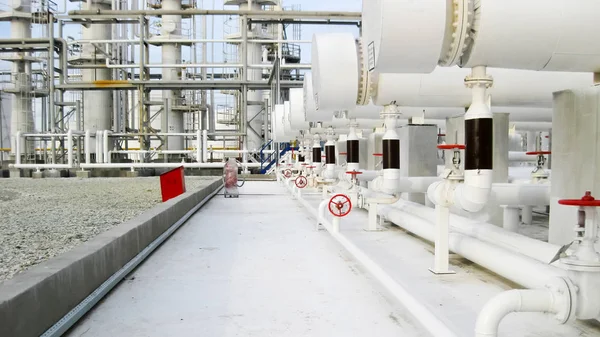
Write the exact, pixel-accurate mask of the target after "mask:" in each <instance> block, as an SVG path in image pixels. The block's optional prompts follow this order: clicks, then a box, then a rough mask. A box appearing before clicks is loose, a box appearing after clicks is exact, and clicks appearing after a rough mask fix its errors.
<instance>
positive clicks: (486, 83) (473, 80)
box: [465, 76, 494, 89]
mask: <svg viewBox="0 0 600 337" xmlns="http://www.w3.org/2000/svg"><path fill="white" fill-rule="evenodd" d="M493 85H494V78H493V77H492V76H487V77H471V76H467V77H465V86H466V87H467V88H469V89H472V88H473V87H475V86H482V87H485V88H486V89H489V88H491V87H492V86H493Z"/></svg>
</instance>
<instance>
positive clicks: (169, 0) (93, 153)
mask: <svg viewBox="0 0 600 337" xmlns="http://www.w3.org/2000/svg"><path fill="white" fill-rule="evenodd" d="M225 5H236V6H239V9H235V10H233V9H224V10H218V9H202V8H198V7H199V6H198V1H182V0H147V1H131V2H129V1H119V0H104V1H79V7H80V8H79V9H77V10H71V11H67V8H59V7H61V6H59V5H57V4H56V3H54V2H53V1H46V0H30V1H20V2H18V4H17V5H12V6H10V5H8V6H4V7H0V20H3V21H10V22H11V25H13V26H14V25H18V27H20V29H21V31H20V32H19V33H17V34H16V35H15V33H14V31H15V30H14V29H12V30H11V32H12V33H13V34H12V35H11V38H8V39H0V58H1V59H3V60H5V61H9V62H11V63H12V64H13V66H12V68H11V69H10V70H7V71H0V76H1V77H0V78H2V80H1V81H0V83H1V84H2V90H3V91H4V92H5V93H8V94H12V95H9V96H12V97H10V98H11V100H12V103H13V116H12V117H13V118H12V120H13V121H15V120H17V121H18V123H16V122H13V123H12V124H11V137H12V141H11V146H10V149H8V148H5V149H2V150H3V151H5V152H8V151H10V153H11V159H12V162H13V163H15V164H17V165H13V166H14V167H16V168H25V167H38V168H52V167H54V166H56V167H57V168H59V167H65V165H66V166H69V167H68V168H76V167H79V168H82V167H83V166H86V165H87V166H88V167H91V166H90V165H92V164H107V163H111V164H116V163H121V162H123V163H124V164H123V165H124V167H125V166H126V165H127V163H131V162H139V163H151V162H156V161H160V162H164V163H166V162H181V161H182V160H183V161H185V162H188V163H189V162H198V163H208V162H210V161H211V160H212V159H218V160H221V159H219V158H215V157H219V156H218V155H217V156H215V154H218V153H221V156H224V155H225V154H224V153H225V151H227V150H234V151H238V153H239V154H242V158H241V159H242V160H243V162H244V164H247V163H249V162H251V163H252V162H253V163H257V162H258V158H259V156H258V152H259V150H260V151H264V150H272V147H273V145H271V144H272V142H271V141H270V140H271V139H270V136H269V135H270V111H271V108H272V107H273V105H274V104H275V103H277V102H279V101H280V99H281V97H282V95H284V93H285V91H286V90H287V89H289V88H297V87H301V86H302V79H303V72H304V71H305V70H307V69H310V65H309V64H302V63H301V60H300V55H301V52H300V51H301V46H302V45H305V44H308V43H310V41H307V40H301V39H300V30H299V27H300V26H301V25H305V24H333V25H355V26H360V18H361V15H360V13H355V12H309V11H299V10H298V8H299V7H292V8H291V9H292V10H285V8H283V7H282V6H281V3H280V1H279V0H250V1H248V2H246V1H238V0H235V1H233V0H231V1H225ZM69 6H73V5H69ZM216 16H225V17H229V18H230V20H233V21H234V22H236V23H237V28H236V30H232V31H230V32H229V34H225V36H224V38H222V39H216V38H215V36H214V35H215V27H214V25H215V23H214V21H215V20H214V17H216ZM209 23H212V29H210V32H211V34H210V35H212V36H210V37H209ZM290 27H291V30H292V32H291V34H289V33H288V32H287V30H286V28H287V29H290ZM80 29H81V31H82V32H81V33H79V32H78V31H79V30H80ZM79 34H80V35H79ZM78 35H79V36H78ZM290 35H291V36H292V39H288V37H289V36H290ZM219 49H222V50H223V51H225V50H230V51H231V50H232V51H233V52H232V53H230V54H229V55H228V56H229V57H227V58H225V57H224V60H220V59H219V58H218V57H217V55H216V54H217V53H216V51H217V50H219ZM157 53H162V55H161V56H162V57H161V59H160V60H157V57H156V56H157ZM211 53H212V55H210V54H211ZM161 94H162V95H161ZM227 97H230V98H227ZM223 101H224V102H223ZM2 112H3V114H5V113H6V112H5V111H2ZM225 120H227V122H225ZM17 135H18V136H17ZM90 139H93V140H95V141H92V140H90ZM252 142H254V143H252ZM69 144H70V145H69ZM219 144H220V146H218V145H219ZM266 144H268V145H266ZM17 145H18V146H17ZM266 146H267V147H268V148H266ZM5 147H6V146H5ZM17 149H18V151H17ZM84 153H85V155H83V154H84ZM209 153H210V155H209ZM73 154H75V156H73ZM16 157H18V158H16ZM107 157H108V158H107ZM69 158H71V160H72V163H71V162H69ZM84 160H85V162H84ZM53 165H54V166H53ZM61 165H62V166H61Z"/></svg>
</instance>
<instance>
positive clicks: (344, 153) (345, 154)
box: [340, 152, 348, 156]
mask: <svg viewBox="0 0 600 337" xmlns="http://www.w3.org/2000/svg"><path fill="white" fill-rule="evenodd" d="M347 155H348V152H340V156H347Z"/></svg>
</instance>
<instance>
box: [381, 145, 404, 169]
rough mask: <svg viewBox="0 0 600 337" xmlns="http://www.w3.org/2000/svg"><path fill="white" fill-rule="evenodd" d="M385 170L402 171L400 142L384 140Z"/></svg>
mask: <svg viewBox="0 0 600 337" xmlns="http://www.w3.org/2000/svg"><path fill="white" fill-rule="evenodd" d="M383 169H384V170H385V169H400V140H399V139H384V140H383Z"/></svg>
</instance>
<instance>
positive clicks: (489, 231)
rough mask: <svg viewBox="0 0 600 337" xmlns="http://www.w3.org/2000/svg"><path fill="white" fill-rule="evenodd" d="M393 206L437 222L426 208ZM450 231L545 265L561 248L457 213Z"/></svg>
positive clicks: (451, 218) (418, 205) (404, 205)
mask: <svg viewBox="0 0 600 337" xmlns="http://www.w3.org/2000/svg"><path fill="white" fill-rule="evenodd" d="M393 207H394V208H396V209H398V210H400V211H402V212H403V213H407V214H410V215H412V216H415V217H418V218H419V219H421V220H422V221H426V222H427V223H429V224H430V225H433V224H435V223H436V217H435V211H434V210H433V209H432V208H429V207H427V206H423V205H420V204H416V203H412V202H408V201H404V200H400V201H398V202H397V203H396V204H395V205H394V206H393ZM450 229H451V230H452V231H454V232H457V233H460V234H464V235H468V236H471V237H474V238H476V239H479V240H481V241H484V242H487V243H489V244H493V245H496V246H499V247H501V248H503V249H506V250H508V251H511V252H516V253H519V254H522V255H525V256H528V257H530V258H532V259H535V260H538V261H540V262H542V263H549V262H550V260H551V259H552V258H553V257H554V255H556V252H558V251H559V249H560V246H557V245H553V244H550V243H547V242H543V241H539V240H535V239H532V238H529V237H526V236H523V235H520V234H516V233H511V232H507V231H505V230H504V229H502V228H500V227H498V226H495V225H492V224H488V223H485V222H480V221H476V220H471V219H467V218H464V217H461V216H458V215H455V214H450Z"/></svg>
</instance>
